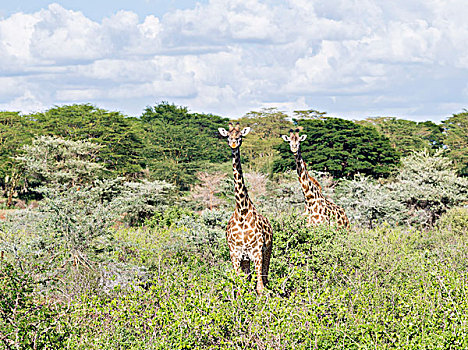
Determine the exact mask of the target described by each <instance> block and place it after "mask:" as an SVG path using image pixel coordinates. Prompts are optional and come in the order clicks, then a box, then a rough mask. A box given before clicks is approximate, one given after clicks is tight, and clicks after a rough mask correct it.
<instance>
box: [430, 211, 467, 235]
mask: <svg viewBox="0 0 468 350" xmlns="http://www.w3.org/2000/svg"><path fill="white" fill-rule="evenodd" d="M437 226H438V228H439V229H440V230H442V231H444V230H448V231H451V232H453V233H456V234H459V235H462V234H466V233H468V208H467V207H456V208H452V209H449V210H448V211H447V212H445V213H444V214H442V216H441V217H440V219H439V221H438V222H437Z"/></svg>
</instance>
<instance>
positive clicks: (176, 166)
mask: <svg viewBox="0 0 468 350" xmlns="http://www.w3.org/2000/svg"><path fill="white" fill-rule="evenodd" d="M227 121H228V120H227V119H224V118H221V117H218V116H214V115H209V114H208V115H207V114H197V113H189V112H188V110H187V108H185V107H178V106H175V105H171V104H168V103H167V102H162V103H160V104H159V105H156V106H154V107H148V108H146V110H145V112H144V113H143V115H142V116H141V128H142V129H143V130H144V133H143V138H144V142H145V148H144V150H143V156H144V158H145V160H146V164H147V168H148V170H149V173H150V177H151V178H153V179H157V180H164V181H168V182H170V183H173V184H175V185H177V186H178V187H179V188H180V189H184V190H186V189H189V188H190V185H191V184H193V183H194V182H195V179H196V176H195V174H196V172H197V171H200V170H202V169H203V168H204V165H205V164H206V163H211V162H216V163H219V162H223V161H227V160H228V159H229V153H228V150H227V148H226V144H225V142H224V141H223V140H222V139H221V138H220V136H219V133H218V127H225V126H226V124H227Z"/></svg>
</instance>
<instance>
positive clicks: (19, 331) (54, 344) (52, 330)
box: [0, 260, 70, 349]
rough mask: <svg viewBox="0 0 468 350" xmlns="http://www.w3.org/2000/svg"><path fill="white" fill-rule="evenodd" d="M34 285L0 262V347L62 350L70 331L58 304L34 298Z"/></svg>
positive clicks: (16, 269)
mask: <svg viewBox="0 0 468 350" xmlns="http://www.w3.org/2000/svg"><path fill="white" fill-rule="evenodd" d="M34 289H35V283H34V281H33V280H32V278H31V277H29V276H27V275H26V274H24V273H23V272H22V271H21V270H20V269H19V268H15V267H14V266H13V265H12V264H10V263H8V262H6V261H3V260H2V261H0V348H3V349H63V348H64V347H65V344H66V340H67V337H68V336H69V335H70V328H69V326H68V325H67V323H66V322H64V320H66V318H65V315H64V310H61V308H60V307H59V305H50V304H49V302H47V301H44V300H38V299H36V298H35V297H34Z"/></svg>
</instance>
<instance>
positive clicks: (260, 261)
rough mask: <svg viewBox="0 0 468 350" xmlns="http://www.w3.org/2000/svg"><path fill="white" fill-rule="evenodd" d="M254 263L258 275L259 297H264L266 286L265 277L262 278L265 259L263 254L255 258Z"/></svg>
mask: <svg viewBox="0 0 468 350" xmlns="http://www.w3.org/2000/svg"><path fill="white" fill-rule="evenodd" d="M254 262H255V272H256V273H257V293H258V295H262V293H263V289H264V288H265V286H264V284H263V276H262V274H263V273H262V272H263V271H262V270H263V257H262V254H261V253H260V254H258V256H256V257H255V260H254Z"/></svg>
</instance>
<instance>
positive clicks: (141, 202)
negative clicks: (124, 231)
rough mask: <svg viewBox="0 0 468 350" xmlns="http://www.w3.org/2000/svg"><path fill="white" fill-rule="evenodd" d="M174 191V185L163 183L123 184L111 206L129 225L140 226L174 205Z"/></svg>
mask: <svg viewBox="0 0 468 350" xmlns="http://www.w3.org/2000/svg"><path fill="white" fill-rule="evenodd" d="M174 190H175V187H174V185H172V184H170V183H167V182H165V181H158V180H156V181H148V180H143V181H141V182H125V183H124V184H123V189H122V191H121V192H120V194H119V195H118V196H117V197H116V198H115V199H114V200H113V201H112V206H113V207H114V208H115V210H116V211H117V212H119V213H120V214H123V215H124V218H125V220H126V221H127V222H128V223H129V224H130V225H136V224H141V223H143V222H144V221H145V220H147V219H149V218H151V217H152V216H153V215H154V214H155V213H156V212H160V211H164V210H165V209H166V208H168V207H169V206H170V205H169V203H171V204H173V203H174V196H175V193H174Z"/></svg>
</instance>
